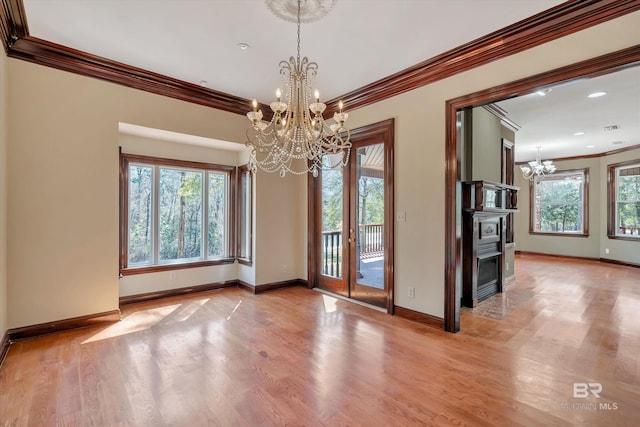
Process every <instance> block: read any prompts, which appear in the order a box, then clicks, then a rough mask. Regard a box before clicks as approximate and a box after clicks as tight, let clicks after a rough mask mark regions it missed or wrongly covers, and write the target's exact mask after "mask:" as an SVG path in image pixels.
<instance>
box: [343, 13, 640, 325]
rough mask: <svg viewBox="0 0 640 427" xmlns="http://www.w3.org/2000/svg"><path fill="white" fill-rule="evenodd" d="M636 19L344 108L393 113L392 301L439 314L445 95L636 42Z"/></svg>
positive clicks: (359, 116) (357, 120)
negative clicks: (397, 217) (398, 218)
mask: <svg viewBox="0 0 640 427" xmlns="http://www.w3.org/2000/svg"><path fill="white" fill-rule="evenodd" d="M639 26H640V13H638V12H636V13H634V14H629V15H626V16H624V17H622V18H619V19H616V20H614V21H610V22H607V23H604V24H601V25H598V26H596V27H592V28H589V29H587V30H584V31H581V32H579V33H575V34H572V35H569V36H567V37H564V38H561V39H558V40H554V41H552V42H550V43H546V44H544V45H541V46H538V47H535V48H532V49H529V50H527V51H525V52H521V53H519V54H516V55H512V56H510V57H508V58H505V59H501V60H498V61H494V62H492V63H490V64H488V65H485V66H482V67H479V68H476V69H473V70H470V71H467V72H465V73H461V74H459V75H456V76H453V77H451V78H448V79H445V80H441V81H438V82H436V83H434V84H430V85H428V86H424V87H421V88H418V89H416V90H413V91H411V92H407V93H404V94H401V95H398V96H395V97H393V98H390V99H386V100H384V101H381V102H378V103H376V104H373V105H370V106H366V107H363V108H360V109H358V110H353V111H350V112H349V113H350V117H349V122H348V125H349V126H350V128H352V129H354V128H357V127H359V126H363V125H366V124H370V123H375V122H378V121H381V120H384V119H388V118H389V117H394V118H395V119H396V122H395V123H396V129H395V131H396V133H395V138H396V140H395V165H394V170H395V184H396V193H395V209H396V210H397V211H405V212H406V222H398V223H396V235H395V248H396V253H395V260H396V265H395V270H394V271H395V286H396V289H395V295H396V300H395V304H396V305H398V306H401V307H405V308H409V309H412V310H416V311H419V312H423V313H428V314H431V315H435V316H440V317H442V316H443V315H444V267H443V266H444V223H445V221H444V196H445V174H444V172H445V152H444V148H445V101H446V100H448V99H452V98H455V97H457V96H462V95H465V94H469V93H473V92H476V91H479V90H483V89H487V88H490V87H493V86H498V85H500V84H504V83H508V82H511V81H514V80H518V79H521V78H524V77H527V76H531V75H533V74H537V73H540V72H543V71H547V70H551V69H554V68H558V67H561V66H565V65H570V64H572V63H575V62H578V61H581V60H586V59H589V58H593V57H596V56H599V55H603V54H605V53H608V52H613V51H616V50H619V49H623V48H626V47H630V46H633V45H636V44H638V43H640V32H639V31H637V28H638V27H639ZM518 249H520V248H519V247H518ZM409 286H412V287H415V298H409V297H408V296H407V288H408V287H409Z"/></svg>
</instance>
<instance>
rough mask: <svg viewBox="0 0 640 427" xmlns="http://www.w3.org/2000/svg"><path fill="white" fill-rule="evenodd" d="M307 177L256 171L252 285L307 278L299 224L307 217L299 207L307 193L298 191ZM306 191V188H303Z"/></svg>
mask: <svg viewBox="0 0 640 427" xmlns="http://www.w3.org/2000/svg"><path fill="white" fill-rule="evenodd" d="M306 180H307V176H306V175H300V176H296V175H287V176H286V177H285V178H281V177H280V175H279V174H277V173H266V172H264V171H261V170H258V173H257V177H256V190H257V193H256V205H257V206H256V228H255V232H256V236H255V240H254V242H255V245H256V250H255V260H254V261H255V263H256V267H257V268H256V272H255V283H256V285H262V284H265V283H273V282H280V281H284V280H291V279H297V278H306V270H305V271H302V265H303V264H302V263H303V259H306V245H305V246H302V247H301V246H300V244H301V243H302V242H301V239H300V235H301V224H305V226H306V216H305V217H302V214H303V213H304V214H306V211H303V209H302V208H301V205H306V203H307V193H306V190H305V191H301V182H304V183H306ZM305 188H306V187H305Z"/></svg>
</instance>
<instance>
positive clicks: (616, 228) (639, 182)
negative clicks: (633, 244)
mask: <svg viewBox="0 0 640 427" xmlns="http://www.w3.org/2000/svg"><path fill="white" fill-rule="evenodd" d="M607 197H608V200H609V203H608V212H607V216H608V227H607V228H608V230H607V234H608V236H609V238H612V239H628V240H640V160H633V161H630V162H624V163H617V164H614V165H609V176H608V187H607Z"/></svg>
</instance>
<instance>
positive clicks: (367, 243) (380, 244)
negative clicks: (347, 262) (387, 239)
mask: <svg viewBox="0 0 640 427" xmlns="http://www.w3.org/2000/svg"><path fill="white" fill-rule="evenodd" d="M382 254H384V227H383V224H361V225H360V256H361V257H362V258H371V257H374V256H380V255H382Z"/></svg>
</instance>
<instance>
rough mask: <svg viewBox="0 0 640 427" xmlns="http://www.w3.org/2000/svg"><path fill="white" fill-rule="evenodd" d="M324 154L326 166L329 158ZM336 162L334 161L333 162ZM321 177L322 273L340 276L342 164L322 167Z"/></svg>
mask: <svg viewBox="0 0 640 427" xmlns="http://www.w3.org/2000/svg"><path fill="white" fill-rule="evenodd" d="M327 157H328V156H325V159H323V160H325V162H324V165H325V167H327V166H328V165H329V164H331V163H332V162H330V159H329V158H327ZM333 163H336V162H333ZM320 173H321V179H322V240H321V241H320V245H321V247H320V253H321V254H322V270H321V272H322V274H324V275H325V276H331V277H338V278H340V277H342V218H343V216H342V215H343V206H342V192H343V188H342V173H343V169H342V166H337V167H335V168H333V169H323V170H322V171H321V172H320Z"/></svg>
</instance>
